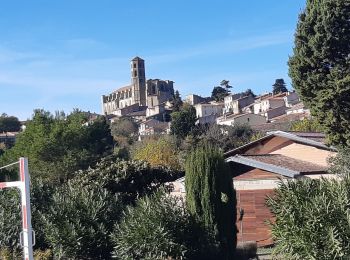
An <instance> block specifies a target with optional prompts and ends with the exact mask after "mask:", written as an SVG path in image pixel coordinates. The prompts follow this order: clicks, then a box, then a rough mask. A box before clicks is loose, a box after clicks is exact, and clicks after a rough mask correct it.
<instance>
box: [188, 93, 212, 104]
mask: <svg viewBox="0 0 350 260" xmlns="http://www.w3.org/2000/svg"><path fill="white" fill-rule="evenodd" d="M209 99H210V98H204V97H201V96H198V95H195V94H190V95H187V96H186V98H185V100H184V102H185V103H187V104H190V105H191V106H194V105H197V104H199V103H205V102H208V101H209Z"/></svg>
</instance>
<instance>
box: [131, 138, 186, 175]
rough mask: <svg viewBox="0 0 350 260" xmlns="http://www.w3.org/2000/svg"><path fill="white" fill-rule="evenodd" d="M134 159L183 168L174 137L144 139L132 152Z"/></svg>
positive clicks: (154, 165) (171, 167) (153, 164)
mask: <svg viewBox="0 0 350 260" xmlns="http://www.w3.org/2000/svg"><path fill="white" fill-rule="evenodd" d="M132 154H133V156H132V157H133V159H134V160H142V161H146V162H148V163H149V164H150V165H151V166H153V167H158V166H163V167H169V168H170V169H173V170H181V169H182V165H181V163H180V160H179V149H178V147H177V144H176V140H174V138H172V137H161V138H158V139H149V140H147V139H146V140H144V141H142V143H139V144H138V145H137V146H136V147H135V149H134V151H133V152H132Z"/></svg>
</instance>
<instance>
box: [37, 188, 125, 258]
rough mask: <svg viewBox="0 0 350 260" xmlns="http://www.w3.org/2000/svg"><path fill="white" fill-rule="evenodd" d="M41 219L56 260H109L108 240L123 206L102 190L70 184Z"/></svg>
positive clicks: (62, 189)
mask: <svg viewBox="0 0 350 260" xmlns="http://www.w3.org/2000/svg"><path fill="white" fill-rule="evenodd" d="M52 200H53V201H52V205H51V207H50V208H49V210H48V211H47V212H44V214H43V216H42V223H43V225H44V227H43V228H44V231H45V240H46V241H47V243H48V244H49V246H50V248H52V252H53V254H54V256H55V259H56V258H57V259H109V258H110V252H111V250H112V245H111V242H110V239H109V235H110V232H111V231H112V229H113V223H114V222H115V221H117V220H118V218H119V214H120V212H121V205H120V203H119V201H118V200H117V198H116V197H115V196H114V195H113V194H111V193H110V192H108V191H107V190H106V189H104V188H102V187H97V186H94V185H78V184H76V183H72V182H69V183H68V184H67V185H64V186H62V187H60V188H59V189H57V190H56V191H55V193H54V194H53V196H52Z"/></svg>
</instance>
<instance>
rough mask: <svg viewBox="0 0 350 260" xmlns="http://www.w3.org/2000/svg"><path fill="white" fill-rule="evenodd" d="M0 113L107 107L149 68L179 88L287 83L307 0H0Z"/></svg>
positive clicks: (199, 90)
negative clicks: (106, 98)
mask: <svg viewBox="0 0 350 260" xmlns="http://www.w3.org/2000/svg"><path fill="white" fill-rule="evenodd" d="M0 4H1V8H0V113H7V114H9V115H15V116H17V117H19V118H20V119H22V120H24V119H27V118H30V117H31V115H32V112H33V109H35V108H44V109H46V110H49V111H51V112H54V111H57V110H64V111H65V112H70V111H71V110H72V109H73V108H80V109H82V110H85V111H92V112H98V113H101V104H100V96H101V95H102V94H107V93H108V92H110V91H112V90H114V89H116V88H118V87H120V86H123V85H126V84H129V82H130V70H129V61H130V60H131V59H132V58H133V57H134V56H140V57H142V58H143V59H145V65H146V77H147V78H161V79H170V80H173V81H175V89H178V90H179V91H180V94H181V95H182V97H185V96H186V95H187V94H190V93H196V94H200V95H203V96H207V95H210V93H211V90H212V88H213V87H214V86H216V85H218V83H219V82H220V81H221V80H222V79H227V80H230V82H231V84H232V85H233V91H243V90H245V89H247V88H251V89H252V90H253V91H254V92H256V93H262V92H265V91H269V90H271V88H272V87H271V85H272V84H273V83H274V80H275V79H276V78H284V79H285V80H286V82H287V83H288V87H289V88H290V79H289V78H288V67H287V61H288V56H289V55H290V54H291V52H292V47H293V35H294V31H295V27H296V23H297V19H298V14H299V13H300V12H301V10H302V9H303V8H304V6H305V0H285V1H278V0H264V1H261V0H250V1H249V0H247V1H233V0H216V1H213V0H201V1H195V0H192V1H191V0H176V1H175V0H173V1H170V0H149V1H145V0H133V1H130V0H129V1H127V0H119V1H118V0H98V1H97V0H60V1H58V0H52V1H46V0H42V1H39V0H31V1H26V0H22V1H19V0H11V1H5V0H0Z"/></svg>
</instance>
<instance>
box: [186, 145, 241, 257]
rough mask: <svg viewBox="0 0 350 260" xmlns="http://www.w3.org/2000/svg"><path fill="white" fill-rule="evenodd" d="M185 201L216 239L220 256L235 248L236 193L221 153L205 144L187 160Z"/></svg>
mask: <svg viewBox="0 0 350 260" xmlns="http://www.w3.org/2000/svg"><path fill="white" fill-rule="evenodd" d="M185 186H186V203H187V208H188V210H189V211H190V213H191V214H192V215H193V216H194V217H195V218H196V219H197V220H198V221H199V222H200V223H202V224H203V225H204V227H205V228H206V230H207V231H208V232H209V233H210V234H212V235H213V236H214V238H215V239H216V240H217V241H218V242H219V247H220V252H221V253H222V256H221V257H222V258H223V259H225V258H226V259H231V258H232V257H233V255H234V251H235V247H236V242H237V241H236V233H237V229H236V195H235V191H234V189H233V182H232V177H231V174H230V172H229V169H228V165H227V164H226V163H225V161H224V158H223V155H222V153H221V152H220V151H219V150H218V149H217V148H214V147H212V146H209V145H208V144H206V145H203V146H201V147H198V148H197V149H196V150H194V151H192V152H191V153H190V155H189V156H188V158H187V160H186V180H185Z"/></svg>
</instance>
